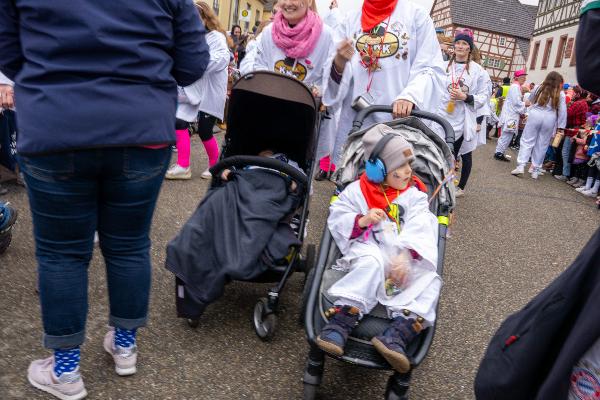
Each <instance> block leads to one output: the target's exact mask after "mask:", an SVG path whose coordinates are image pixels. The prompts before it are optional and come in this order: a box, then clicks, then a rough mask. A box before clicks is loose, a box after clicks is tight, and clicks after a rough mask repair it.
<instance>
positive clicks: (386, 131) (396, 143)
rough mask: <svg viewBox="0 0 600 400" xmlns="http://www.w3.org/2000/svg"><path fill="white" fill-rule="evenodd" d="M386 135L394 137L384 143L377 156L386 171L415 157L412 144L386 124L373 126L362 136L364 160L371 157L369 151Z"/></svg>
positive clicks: (392, 169) (396, 167)
mask: <svg viewBox="0 0 600 400" xmlns="http://www.w3.org/2000/svg"><path fill="white" fill-rule="evenodd" d="M386 135H394V138H393V139H391V140H390V141H389V142H387V143H386V145H385V146H384V148H383V150H382V151H381V152H379V158H380V159H381V161H383V164H384V165H385V169H386V171H387V172H392V171H394V170H396V169H398V168H400V167H401V166H402V165H404V164H405V163H407V162H410V161H413V160H414V159H415V152H414V150H413V147H412V145H411V144H410V143H409V142H408V141H407V140H406V139H404V138H403V137H402V136H400V135H399V134H398V133H396V132H395V131H394V130H393V129H392V128H390V127H389V126H387V125H383V124H379V125H376V126H374V127H373V128H372V129H370V130H369V131H368V132H366V133H365V134H364V135H363V137H362V144H363V148H364V151H365V160H368V159H369V158H370V157H371V153H372V152H373V149H375V146H377V143H378V142H379V141H380V140H381V139H382V138H383V137H384V136H386Z"/></svg>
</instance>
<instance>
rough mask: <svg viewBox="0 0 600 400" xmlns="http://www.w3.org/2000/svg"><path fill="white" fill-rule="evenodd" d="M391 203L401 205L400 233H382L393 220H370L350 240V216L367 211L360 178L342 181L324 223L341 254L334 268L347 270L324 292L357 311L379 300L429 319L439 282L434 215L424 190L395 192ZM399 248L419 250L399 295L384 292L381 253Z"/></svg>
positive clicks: (432, 317) (365, 310)
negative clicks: (364, 232) (367, 226)
mask: <svg viewBox="0 0 600 400" xmlns="http://www.w3.org/2000/svg"><path fill="white" fill-rule="evenodd" d="M393 203H395V204H398V205H399V206H400V207H401V208H402V209H403V210H404V214H403V217H402V222H401V232H400V234H397V233H393V232H392V233H388V234H386V233H385V232H386V226H387V227H389V226H395V224H394V223H393V222H391V221H385V222H381V223H379V224H377V225H375V226H374V227H373V230H372V231H371V232H370V234H369V235H368V238H366V239H365V237H364V236H361V237H359V238H357V239H352V240H351V239H350V236H351V234H352V231H353V228H354V222H355V218H356V215H357V214H363V215H365V214H367V212H368V205H367V202H366V200H365V198H364V196H363V194H362V191H361V189H360V182H359V181H357V182H354V183H351V184H350V185H348V187H346V189H345V190H344V191H343V192H342V193H341V194H340V196H339V199H338V200H336V201H335V202H333V203H332V205H331V206H330V209H329V211H330V214H329V218H328V219H327V225H328V227H329V230H330V232H331V234H332V235H333V238H334V240H335V242H336V244H337V245H338V247H339V248H340V250H341V252H342V254H343V257H342V258H341V259H340V260H338V262H337V264H336V267H335V268H337V269H341V270H345V271H348V273H347V274H346V275H345V276H344V277H343V278H341V279H340V280H339V281H337V282H336V283H335V284H334V285H333V286H331V288H330V289H329V294H330V295H331V296H333V297H336V298H337V299H338V300H337V301H336V304H347V305H353V306H356V307H358V308H359V309H360V311H361V312H362V313H368V312H370V311H371V310H372V309H373V307H375V306H376V305H377V303H381V304H382V305H384V306H386V307H387V309H388V313H389V314H390V316H392V315H393V314H394V313H398V312H401V311H402V310H404V309H408V310H410V311H411V312H413V313H415V314H417V315H419V316H421V317H423V318H424V319H425V320H426V321H427V322H429V323H433V321H434V320H435V307H436V304H437V300H438V296H439V291H440V289H441V285H442V281H441V278H440V276H439V275H438V274H437V272H436V271H437V262H438V249H437V243H438V223H437V219H436V217H435V216H434V215H433V214H432V213H431V212H430V211H429V204H428V201H427V195H426V194H425V193H422V192H420V191H419V190H417V189H416V188H414V187H412V188H410V189H408V190H407V191H405V192H404V193H402V194H401V195H400V196H398V197H397V198H396V199H395V200H394V201H393ZM377 241H379V242H380V243H377ZM399 249H412V250H414V251H416V252H417V253H418V254H419V255H420V259H419V260H415V262H414V263H413V264H412V270H413V276H412V278H411V283H410V284H409V285H408V287H407V288H406V289H405V290H404V291H402V292H400V293H399V294H396V295H394V296H388V295H387V294H386V292H385V289H384V282H385V264H386V261H385V260H386V258H387V255H386V253H389V252H393V251H397V250H399Z"/></svg>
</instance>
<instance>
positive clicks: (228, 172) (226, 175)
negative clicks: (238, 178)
mask: <svg viewBox="0 0 600 400" xmlns="http://www.w3.org/2000/svg"><path fill="white" fill-rule="evenodd" d="M229 175H231V170H230V169H224V170H223V172H221V180H224V181H228V180H229Z"/></svg>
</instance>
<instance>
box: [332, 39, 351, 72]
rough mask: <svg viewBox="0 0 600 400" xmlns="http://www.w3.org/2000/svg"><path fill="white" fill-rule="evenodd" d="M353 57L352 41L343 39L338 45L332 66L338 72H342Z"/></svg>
mask: <svg viewBox="0 0 600 400" xmlns="http://www.w3.org/2000/svg"><path fill="white" fill-rule="evenodd" d="M353 55H354V43H353V42H352V39H344V40H342V41H341V42H340V44H338V47H337V52H336V54H335V58H334V59H333V64H334V65H335V69H336V70H337V71H338V72H343V71H344V68H345V67H346V63H347V62H348V61H350V60H351V59H352V56H353Z"/></svg>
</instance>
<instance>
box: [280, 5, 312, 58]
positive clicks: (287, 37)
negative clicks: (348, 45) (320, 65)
mask: <svg viewBox="0 0 600 400" xmlns="http://www.w3.org/2000/svg"><path fill="white" fill-rule="evenodd" d="M322 30H323V22H322V21H321V18H320V17H319V16H318V15H317V13H315V12H314V11H312V10H308V12H307V13H306V16H305V17H304V19H303V20H302V21H300V22H299V23H298V25H296V26H294V27H293V28H292V27H291V26H290V25H289V24H288V22H287V21H286V20H285V18H283V13H282V12H278V13H277V14H276V15H275V19H274V20H273V41H274V42H275V45H276V46H277V47H279V48H280V49H281V50H283V52H284V53H285V55H286V57H291V58H306V57H307V56H308V55H309V54H310V53H312V52H313V50H314V49H315V47H316V46H317V42H318V41H319V37H320V36H321V31H322Z"/></svg>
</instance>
